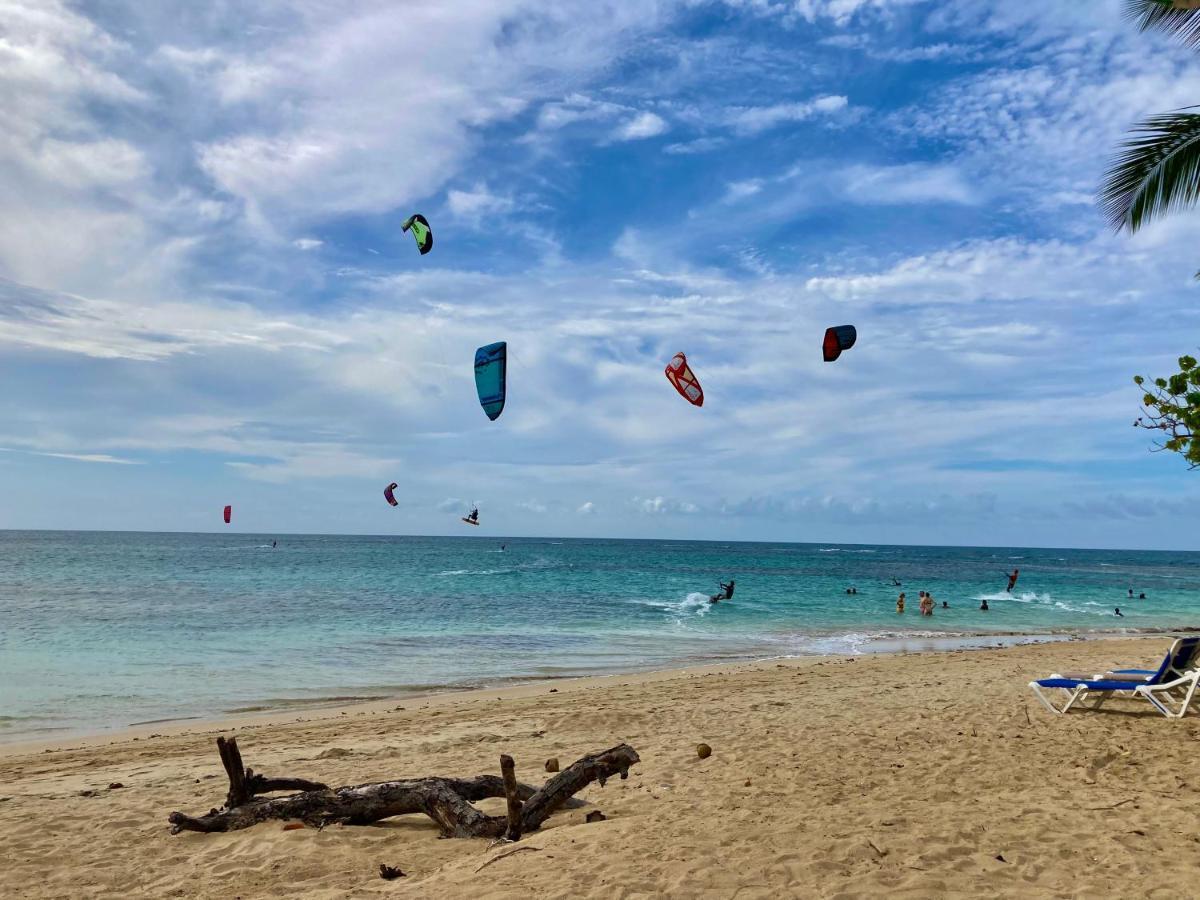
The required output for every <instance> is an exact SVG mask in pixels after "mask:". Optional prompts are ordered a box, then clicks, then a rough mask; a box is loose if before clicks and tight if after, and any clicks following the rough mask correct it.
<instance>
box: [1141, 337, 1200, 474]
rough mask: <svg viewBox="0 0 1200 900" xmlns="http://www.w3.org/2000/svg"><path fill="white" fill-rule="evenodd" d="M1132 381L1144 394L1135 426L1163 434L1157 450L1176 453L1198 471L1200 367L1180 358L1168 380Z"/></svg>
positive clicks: (1142, 379) (1199, 461)
mask: <svg viewBox="0 0 1200 900" xmlns="http://www.w3.org/2000/svg"><path fill="white" fill-rule="evenodd" d="M1133 381H1134V384H1136V385H1138V386H1139V387H1140V388H1142V389H1143V390H1144V391H1145V394H1144V395H1143V396H1142V407H1143V409H1142V415H1140V416H1138V418H1137V421H1136V422H1134V423H1133V424H1134V427H1137V428H1145V429H1147V430H1149V431H1157V432H1159V433H1160V434H1162V435H1164V436H1165V439H1164V440H1163V442H1162V443H1161V444H1160V445H1159V446H1158V449H1159V450H1170V451H1171V452H1173V453H1179V454H1181V455H1182V456H1183V458H1184V459H1186V460H1187V461H1188V463H1189V464H1190V466H1191V468H1193V469H1196V468H1200V367H1197V365H1196V360H1195V358H1194V357H1191V356H1181V357H1179V371H1178V372H1177V373H1175V374H1174V375H1172V376H1170V377H1169V378H1155V379H1154V381H1153V382H1151V383H1150V384H1147V381H1146V379H1145V378H1144V377H1143V376H1141V375H1138V376H1136V377H1135V378H1134V379H1133Z"/></svg>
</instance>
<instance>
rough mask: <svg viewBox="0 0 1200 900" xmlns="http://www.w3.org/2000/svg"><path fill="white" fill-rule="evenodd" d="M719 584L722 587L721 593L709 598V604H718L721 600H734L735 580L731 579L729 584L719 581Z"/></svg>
mask: <svg viewBox="0 0 1200 900" xmlns="http://www.w3.org/2000/svg"><path fill="white" fill-rule="evenodd" d="M717 584H719V585H721V593H719V594H713V595H712V596H711V597H709V598H708V602H709V603H718V602H720V601H721V600H732V599H733V585H734V580H733V579H732V578H730V579H729V584H726V583H725V582H723V581H718V582H717Z"/></svg>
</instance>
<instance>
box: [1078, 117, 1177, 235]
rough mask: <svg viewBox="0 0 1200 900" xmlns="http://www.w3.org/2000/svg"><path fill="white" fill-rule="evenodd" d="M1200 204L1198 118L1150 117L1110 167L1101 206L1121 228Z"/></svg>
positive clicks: (1138, 127) (1133, 226) (1132, 227)
mask: <svg viewBox="0 0 1200 900" xmlns="http://www.w3.org/2000/svg"><path fill="white" fill-rule="evenodd" d="M1197 200H1200V114H1197V113H1185V112H1174V113H1167V114H1165V115H1161V116H1152V117H1151V118H1149V119H1146V120H1145V121H1144V122H1141V123H1139V124H1138V125H1137V126H1136V127H1135V128H1134V129H1133V137H1131V138H1130V139H1129V140H1128V141H1126V142H1125V143H1124V144H1123V145H1122V152H1121V155H1120V156H1118V157H1117V159H1116V161H1114V162H1113V164H1112V165H1111V166H1110V167H1109V170H1108V172H1107V173H1106V174H1105V176H1104V185H1103V186H1102V187H1101V189H1100V205H1101V206H1102V207H1103V209H1104V214H1105V216H1106V217H1107V218H1108V220H1109V221H1110V222H1111V223H1112V224H1113V227H1114V228H1117V229H1118V230H1120V229H1123V228H1128V229H1129V230H1130V231H1137V230H1138V229H1139V228H1141V227H1142V225H1143V224H1145V223H1146V222H1148V221H1149V220H1150V219H1153V218H1155V217H1157V216H1160V215H1162V214H1164V213H1167V212H1171V211H1173V210H1177V209H1182V208H1183V207H1187V206H1192V205H1194V204H1195V203H1196V202H1197Z"/></svg>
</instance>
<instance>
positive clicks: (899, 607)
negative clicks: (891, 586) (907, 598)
mask: <svg viewBox="0 0 1200 900" xmlns="http://www.w3.org/2000/svg"><path fill="white" fill-rule="evenodd" d="M896 612H898V613H902V612H904V591H901V592H900V596H899V597H897V598H896Z"/></svg>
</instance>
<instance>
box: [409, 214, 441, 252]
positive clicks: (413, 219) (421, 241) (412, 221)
mask: <svg viewBox="0 0 1200 900" xmlns="http://www.w3.org/2000/svg"><path fill="white" fill-rule="evenodd" d="M402 227H403V230H404V231H410V230H411V231H412V235H413V238H414V239H415V240H416V242H417V249H418V250H420V251H421V255H422V256H424V255H425V254H426V253H428V252H429V251H430V250H432V249H433V232H432V231H430V230H429V220H428V219H426V218H425V217H424V216H423V215H421V214H420V213H416V214H415V215H411V216H409V217H408V218H407V219H405V220H404V225H403V226H402Z"/></svg>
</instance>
